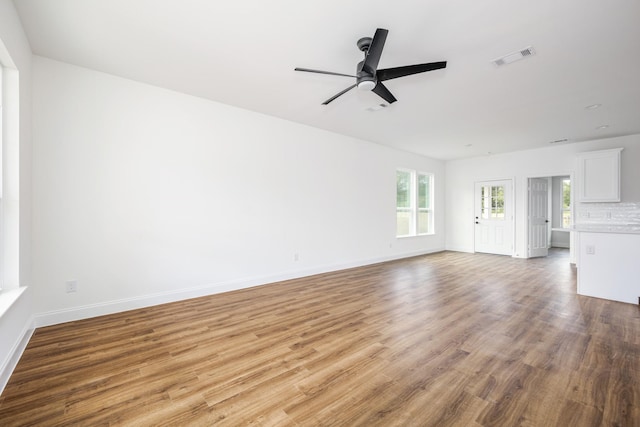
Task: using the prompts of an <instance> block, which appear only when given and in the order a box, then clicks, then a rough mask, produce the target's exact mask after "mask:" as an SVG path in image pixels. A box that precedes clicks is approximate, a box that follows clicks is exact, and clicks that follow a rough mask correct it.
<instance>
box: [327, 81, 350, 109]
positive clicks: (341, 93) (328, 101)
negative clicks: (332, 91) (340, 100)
mask: <svg viewBox="0 0 640 427" xmlns="http://www.w3.org/2000/svg"><path fill="white" fill-rule="evenodd" d="M354 87H356V85H351V86H349V87H348V88H346V89H345V90H343V91H342V92H340V93H338V94H337V95H334V96H332V97H331V98H329V99H327V100H326V101H324V102H323V103H322V105H327V104H328V103H330V102H331V101H333V100H334V99H336V98H337V97H339V96H341V95H344V94H345V93H347V92H349V91H350V90H351V89H353V88H354Z"/></svg>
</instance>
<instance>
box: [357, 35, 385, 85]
mask: <svg viewBox="0 0 640 427" xmlns="http://www.w3.org/2000/svg"><path fill="white" fill-rule="evenodd" d="M387 34H389V30H385V29H383V28H378V29H377V30H376V33H375V34H374V36H373V40H371V45H370V46H369V50H367V57H366V58H365V59H364V64H363V65H362V69H363V70H364V71H366V72H367V73H369V74H371V75H374V74H375V73H376V70H377V69H378V62H380V56H382V49H383V48H384V43H385V42H386V41H387Z"/></svg>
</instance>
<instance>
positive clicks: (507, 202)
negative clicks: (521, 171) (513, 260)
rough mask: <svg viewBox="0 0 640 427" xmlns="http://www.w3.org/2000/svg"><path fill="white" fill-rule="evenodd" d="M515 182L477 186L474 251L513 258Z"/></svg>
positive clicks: (486, 182) (507, 181) (487, 183)
mask: <svg viewBox="0 0 640 427" xmlns="http://www.w3.org/2000/svg"><path fill="white" fill-rule="evenodd" d="M512 186H513V184H512V182H511V180H510V179H508V180H501V181H483V182H476V188H475V251H476V252H486V253H490V254H498V255H512V254H513V208H512V207H513V202H512Z"/></svg>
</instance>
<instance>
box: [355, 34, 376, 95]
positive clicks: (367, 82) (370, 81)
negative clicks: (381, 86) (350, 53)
mask: <svg viewBox="0 0 640 427" xmlns="http://www.w3.org/2000/svg"><path fill="white" fill-rule="evenodd" d="M360 40H362V39H360ZM363 66H364V61H360V62H359V63H358V68H357V70H356V76H357V77H356V84H357V85H358V89H360V90H373V88H374V87H376V84H377V81H376V77H375V76H374V75H371V74H369V73H367V72H366V71H364V70H363V69H362V67H363Z"/></svg>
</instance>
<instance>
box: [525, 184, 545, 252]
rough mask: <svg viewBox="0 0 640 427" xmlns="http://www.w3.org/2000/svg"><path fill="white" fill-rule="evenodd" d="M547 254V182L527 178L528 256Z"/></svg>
mask: <svg viewBox="0 0 640 427" xmlns="http://www.w3.org/2000/svg"><path fill="white" fill-rule="evenodd" d="M548 254H549V180H548V179H547V178H529V256H530V257H540V256H547V255H548Z"/></svg>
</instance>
